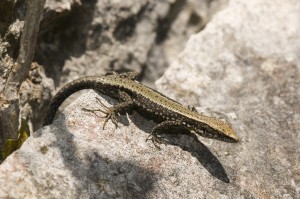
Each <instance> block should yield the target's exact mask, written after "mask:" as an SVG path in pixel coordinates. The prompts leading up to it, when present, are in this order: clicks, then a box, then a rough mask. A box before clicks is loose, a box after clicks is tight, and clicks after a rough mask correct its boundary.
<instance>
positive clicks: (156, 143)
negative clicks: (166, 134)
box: [146, 132, 168, 150]
mask: <svg viewBox="0 0 300 199" xmlns="http://www.w3.org/2000/svg"><path fill="white" fill-rule="evenodd" d="M149 140H151V141H152V143H153V144H154V146H155V147H156V148H157V149H159V150H160V149H161V148H160V146H159V145H160V144H168V142H167V141H166V140H165V139H163V138H162V137H159V136H158V134H157V133H155V132H152V133H151V134H150V135H149V136H148V137H147V138H146V142H147V141H149Z"/></svg>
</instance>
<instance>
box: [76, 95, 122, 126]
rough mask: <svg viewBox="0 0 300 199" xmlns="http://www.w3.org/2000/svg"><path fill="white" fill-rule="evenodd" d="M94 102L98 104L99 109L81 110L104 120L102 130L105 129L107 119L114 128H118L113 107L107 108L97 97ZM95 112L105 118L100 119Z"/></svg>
mask: <svg viewBox="0 0 300 199" xmlns="http://www.w3.org/2000/svg"><path fill="white" fill-rule="evenodd" d="M96 100H97V102H98V103H99V104H100V106H101V108H99V109H87V108H82V110H84V111H88V112H92V113H93V114H94V115H95V116H97V117H99V118H105V120H104V123H103V129H104V128H105V125H106V123H107V122H108V120H109V119H111V121H112V122H113V123H114V124H115V126H116V127H118V119H117V116H116V112H115V110H114V107H107V106H106V105H105V104H104V103H103V102H102V101H101V100H100V99H99V98H98V97H96ZM103 109H104V110H103ZM96 112H101V113H104V114H105V116H102V117H101V116H99V115H98V114H96Z"/></svg>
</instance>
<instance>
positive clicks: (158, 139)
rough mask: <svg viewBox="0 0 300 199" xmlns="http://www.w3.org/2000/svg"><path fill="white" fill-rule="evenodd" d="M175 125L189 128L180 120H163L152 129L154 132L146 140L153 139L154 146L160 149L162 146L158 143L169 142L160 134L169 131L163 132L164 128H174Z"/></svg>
mask: <svg viewBox="0 0 300 199" xmlns="http://www.w3.org/2000/svg"><path fill="white" fill-rule="evenodd" d="M174 127H177V128H183V129H185V130H188V129H186V128H185V127H184V126H183V125H182V123H181V122H179V121H172V120H167V121H163V122H161V123H159V124H157V125H156V126H155V127H154V128H153V129H152V132H151V134H150V135H149V136H148V137H147V139H146V141H148V140H151V141H152V142H153V144H154V146H155V147H157V148H158V149H160V147H159V146H158V144H167V142H166V140H164V139H163V138H161V137H160V136H159V134H166V133H167V132H163V130H166V129H170V128H174Z"/></svg>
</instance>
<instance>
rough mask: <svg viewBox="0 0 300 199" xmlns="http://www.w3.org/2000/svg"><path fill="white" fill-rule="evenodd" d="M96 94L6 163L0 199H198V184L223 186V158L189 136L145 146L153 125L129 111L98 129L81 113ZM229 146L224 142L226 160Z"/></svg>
mask: <svg viewBox="0 0 300 199" xmlns="http://www.w3.org/2000/svg"><path fill="white" fill-rule="evenodd" d="M97 96H98V95H97V94H96V93H95V92H93V91H91V92H89V93H87V94H85V95H83V96H81V97H80V98H78V99H77V100H76V101H75V102H74V103H72V104H71V105H70V106H68V107H67V109H66V110H65V111H64V112H63V114H61V115H60V116H59V118H58V119H57V120H56V121H54V123H53V124H52V125H51V126H46V127H44V128H42V129H40V130H39V131H37V132H35V133H34V134H33V135H32V136H31V137H30V138H29V139H28V140H27V141H26V143H25V144H24V145H23V146H22V148H21V149H20V150H18V151H17V152H15V153H14V154H12V155H11V156H9V157H8V158H7V159H6V160H5V162H4V163H3V164H2V165H1V167H0V183H1V190H0V198H5V197H11V198H25V197H27V198H41V197H43V198H61V196H64V197H65V198H90V197H92V198H145V197H150V198H160V197H167V198H168V197H170V196H174V197H179V196H182V197H185V196H190V197H197V196H199V195H200V196H201V195H202V194H201V193H200V192H199V190H201V189H202V188H204V187H206V186H207V182H206V181H205V180H203V179H210V178H212V181H213V180H215V181H217V182H218V183H219V184H220V185H222V184H224V185H226V184H227V183H228V182H229V179H228V175H227V173H226V171H225V169H224V167H223V166H222V164H221V163H220V162H222V161H225V157H224V156H223V155H220V157H219V158H220V159H219V160H218V158H217V157H216V156H215V155H214V153H220V154H223V152H222V151H219V152H211V151H210V150H209V149H208V148H207V147H206V146H205V145H204V144H202V143H201V142H199V141H198V139H197V138H195V137H189V136H187V135H181V136H175V137H174V138H173V139H171V138H170V139H171V140H173V141H174V142H173V143H174V145H168V146H165V145H161V150H158V149H157V148H156V147H155V146H154V145H153V144H152V143H151V142H150V141H149V142H145V140H146V138H147V137H148V136H149V133H150V132H151V129H152V128H153V127H154V125H155V124H154V123H153V122H149V121H148V120H147V119H144V118H142V117H141V116H140V115H138V114H136V113H134V114H133V115H130V116H128V117H127V116H122V117H120V123H119V125H118V128H116V127H115V126H114V124H113V123H112V122H108V123H107V125H106V127H105V129H104V130H103V128H102V124H103V122H104V118H100V117H97V116H95V115H94V114H93V113H90V112H87V111H84V110H82V108H83V107H84V108H89V109H97V108H99V104H98V103H97V101H96V97H97ZM106 99H107V100H108V101H109V102H110V103H112V104H114V103H116V102H115V101H113V100H111V99H109V98H106ZM101 100H102V101H103V102H106V101H105V100H104V99H103V98H101ZM106 103H107V102H106ZM108 105H109V104H108ZM99 116H101V114H100V115H99ZM231 146H234V145H233V144H230V143H224V147H225V148H227V150H226V152H227V153H228V154H227V155H226V156H227V158H231V155H230V154H231V153H232V152H233V151H234V147H233V148H232V147H231ZM225 166H229V165H225ZM232 171H233V169H231V172H232ZM191 186H192V187H193V189H191ZM187 193H189V195H187Z"/></svg>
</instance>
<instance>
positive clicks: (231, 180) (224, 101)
mask: <svg viewBox="0 0 300 199" xmlns="http://www.w3.org/2000/svg"><path fill="white" fill-rule="evenodd" d="M299 20H300V5H299V1H292V0H288V1H284V2H283V1H279V0H275V1H274V0H252V1H241V0H235V1H230V2H229V4H228V6H227V7H226V8H225V9H224V10H223V11H220V12H219V13H218V14H217V15H216V16H215V17H214V18H213V20H212V21H211V22H209V23H208V25H207V26H206V27H205V29H204V30H203V31H201V32H200V33H199V34H196V35H194V36H192V37H191V38H190V40H189V42H188V43H187V45H186V47H185V49H184V50H183V52H182V53H181V54H180V56H179V57H178V59H177V60H176V61H175V62H174V63H173V64H172V65H171V67H170V68H169V69H168V70H167V71H166V73H165V75H164V76H163V77H162V78H161V79H160V80H159V81H158V82H157V86H158V88H159V90H160V91H162V92H163V93H165V94H166V95H168V96H172V97H173V98H174V99H176V100H179V101H181V102H183V103H184V104H192V105H195V106H196V107H198V106H200V105H201V106H202V107H204V108H199V107H198V108H197V109H198V110H199V111H202V112H205V113H206V114H212V115H214V116H216V117H220V118H224V119H226V120H228V121H229V122H230V123H231V124H232V125H233V128H234V129H235V130H236V132H237V134H238V135H239V137H240V142H238V143H225V142H220V141H217V140H209V139H204V138H201V137H199V136H198V137H196V138H195V137H191V136H187V135H179V136H171V137H172V139H171V138H170V139H171V141H172V142H173V144H171V145H167V146H164V145H162V149H161V150H157V149H156V148H155V147H154V146H153V145H152V143H151V142H145V139H146V138H147V136H148V135H149V132H151V129H152V128H153V126H154V125H155V124H154V123H153V122H149V121H148V120H147V119H144V118H142V117H141V116H139V115H138V114H133V115H131V116H122V117H120V121H121V123H120V124H119V127H118V128H115V126H114V125H113V124H112V123H111V122H108V123H107V126H106V128H105V130H103V129H102V124H103V118H102V119H101V118H99V117H96V116H95V115H93V114H92V113H88V112H86V111H83V110H81V108H82V107H85V108H99V105H98V104H97V103H96V100H95V97H96V96H97V94H96V93H94V92H90V93H88V94H86V95H84V96H82V97H80V98H78V99H77V101H75V102H74V103H73V104H72V105H71V106H69V107H68V108H67V109H66V111H65V112H64V114H61V115H60V117H59V118H58V120H56V121H55V122H54V123H53V125H51V126H48V127H45V128H43V129H40V130H39V131H38V132H36V133H35V134H34V135H33V136H32V137H31V138H29V140H28V141H27V142H26V143H25V144H24V146H23V147H22V148H21V149H20V150H18V151H17V152H15V153H14V154H13V155H11V156H10V157H8V159H7V160H5V162H4V163H3V164H2V165H1V166H0V184H1V187H0V198H2V197H14V198H41V197H43V198H61V197H64V198H88V197H89V198H212V199H214V198H280V199H281V198H287V199H289V198H299V192H300V188H299V187H300V164H299V162H300V148H299V146H300V133H299V132H300V124H299V121H300V105H299V101H300V99H299V98H300V97H299V96H300V89H299V85H300V74H299V68H300V56H299V55H300V37H299V32H300V23H299ZM106 99H108V101H109V102H110V103H112V104H114V103H116V102H115V101H111V100H110V99H109V98H106ZM208 109H210V110H213V112H211V111H208Z"/></svg>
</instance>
